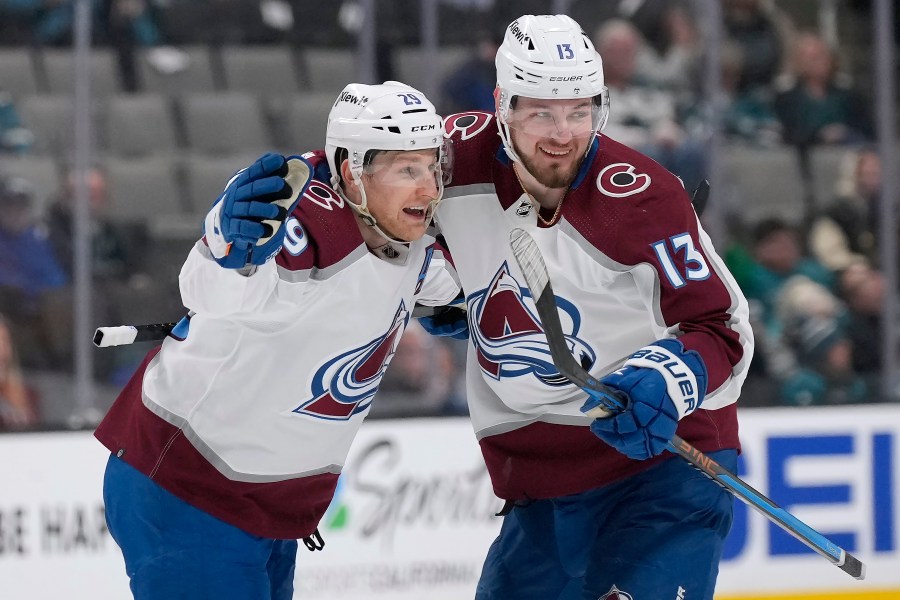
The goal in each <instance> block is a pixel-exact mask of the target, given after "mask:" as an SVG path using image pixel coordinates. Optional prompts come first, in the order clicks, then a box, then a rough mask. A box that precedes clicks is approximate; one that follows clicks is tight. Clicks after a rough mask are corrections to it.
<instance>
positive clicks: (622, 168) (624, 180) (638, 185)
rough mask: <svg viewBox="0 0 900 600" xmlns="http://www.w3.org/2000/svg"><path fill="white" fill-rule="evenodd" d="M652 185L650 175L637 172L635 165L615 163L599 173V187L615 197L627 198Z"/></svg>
mask: <svg viewBox="0 0 900 600" xmlns="http://www.w3.org/2000/svg"><path fill="white" fill-rule="evenodd" d="M648 187H650V176H649V175H645V174H643V173H635V172H634V165H629V164H628V163H615V164H612V165H609V166H608V167H606V168H605V169H603V170H602V171H600V174H599V175H597V188H598V189H599V190H600V191H601V192H603V193H604V194H606V195H607V196H612V197H613V198H625V197H626V196H631V195H632V194H638V193H640V192H643V191H644V190H646V189H647V188H648Z"/></svg>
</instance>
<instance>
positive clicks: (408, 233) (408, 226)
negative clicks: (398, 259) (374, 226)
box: [389, 219, 428, 242]
mask: <svg viewBox="0 0 900 600" xmlns="http://www.w3.org/2000/svg"><path fill="white" fill-rule="evenodd" d="M410 221H411V219H404V220H403V222H400V223H394V224H392V225H393V227H392V228H391V231H390V232H389V234H390V236H391V237H393V238H394V239H395V240H401V241H404V242H414V241H416V240H418V239H419V238H421V237H422V236H423V235H425V231H426V230H427V229H428V225H427V223H426V221H425V219H419V220H416V221H415V222H410Z"/></svg>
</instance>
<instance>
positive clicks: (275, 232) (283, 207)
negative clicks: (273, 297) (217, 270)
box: [204, 153, 312, 269]
mask: <svg viewBox="0 0 900 600" xmlns="http://www.w3.org/2000/svg"><path fill="white" fill-rule="evenodd" d="M311 178H312V169H311V168H310V165H309V163H308V162H307V161H306V160H305V159H303V158H301V157H299V156H291V157H289V158H285V157H283V156H281V155H280V154H272V153H268V154H264V155H263V156H261V157H260V158H259V159H257V160H256V162H254V163H253V164H252V165H250V166H249V167H248V168H246V169H244V170H242V171H239V172H238V173H237V174H236V175H235V176H234V177H233V178H232V179H231V181H230V182H229V183H228V185H227V186H226V188H225V191H224V192H223V193H222V195H221V196H220V197H219V199H218V200H217V201H216V203H215V205H214V206H213V208H212V210H211V211H210V212H209V214H208V215H207V216H206V221H205V222H204V233H205V234H206V242H207V244H208V245H209V249H210V251H211V252H212V254H213V257H215V259H216V262H217V263H219V264H220V265H222V266H223V267H225V268H227V269H242V268H244V267H246V266H247V265H261V264H264V263H265V262H267V261H268V260H270V259H271V258H272V257H273V256H275V255H276V254H277V253H278V251H279V250H280V249H281V245H282V243H283V242H284V222H285V220H286V219H287V218H288V215H290V214H291V212H293V210H294V207H295V206H297V202H299V200H300V198H301V197H302V196H303V194H304V193H305V192H306V188H307V187H308V186H309V182H310V180H311Z"/></svg>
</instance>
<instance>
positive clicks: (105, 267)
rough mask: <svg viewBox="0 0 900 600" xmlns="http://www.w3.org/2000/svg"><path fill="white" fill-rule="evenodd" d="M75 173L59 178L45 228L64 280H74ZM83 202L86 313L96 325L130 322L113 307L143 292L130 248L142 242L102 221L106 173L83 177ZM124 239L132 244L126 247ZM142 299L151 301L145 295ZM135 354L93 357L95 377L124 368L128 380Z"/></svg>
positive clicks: (137, 231)
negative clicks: (87, 253) (87, 250)
mask: <svg viewBox="0 0 900 600" xmlns="http://www.w3.org/2000/svg"><path fill="white" fill-rule="evenodd" d="M75 183H76V179H75V173H74V172H73V171H71V170H69V171H68V172H67V173H65V174H64V175H63V177H62V179H61V185H60V187H61V189H60V193H59V194H58V196H57V198H56V200H55V201H54V202H53V204H52V205H51V207H50V210H49V215H48V219H47V224H48V227H49V231H50V236H49V239H50V241H51V243H52V244H53V251H54V255H55V256H56V257H57V259H58V260H59V263H60V265H61V266H62V268H63V269H64V270H65V272H66V274H67V276H68V277H69V279H74V245H75V238H74V229H75V223H74V221H75V219H74V207H75V206H74V201H75ZM86 183H87V188H88V202H89V210H90V245H91V285H92V286H93V292H94V293H93V298H92V310H93V318H94V321H95V323H96V325H97V326H100V325H110V324H117V323H126V322H130V319H129V316H128V315H125V314H121V311H120V310H119V307H120V306H122V305H123V304H125V302H124V301H122V299H123V298H127V297H129V296H131V297H134V296H136V295H137V294H128V291H129V290H131V289H135V288H141V289H145V290H146V292H149V288H150V287H151V286H152V282H151V280H150V278H149V276H148V275H147V274H146V273H144V269H143V264H142V263H141V261H140V259H139V258H138V253H137V252H132V251H131V248H134V247H137V246H139V245H143V244H142V243H141V242H142V241H144V240H145V238H146V237H147V233H146V231H145V227H144V226H143V225H135V226H133V227H129V228H128V229H125V228H124V227H123V226H119V225H117V224H115V223H113V222H112V221H111V220H110V219H109V217H108V216H107V214H106V213H107V209H108V207H109V202H110V198H109V193H108V187H107V181H106V174H105V173H104V171H103V170H102V169H100V168H99V167H96V166H94V167H92V168H90V169H89V170H88V171H87V173H86ZM129 240H132V241H131V243H129ZM146 295H147V297H148V298H149V297H151V296H150V294H149V293H146ZM140 359H141V355H140V352H138V351H135V352H98V353H97V355H96V359H95V361H94V366H95V367H96V373H95V375H96V376H97V377H98V378H99V379H100V380H102V381H107V380H110V379H114V378H115V375H116V372H117V371H118V370H119V369H120V368H124V369H125V370H126V371H127V373H124V374H123V375H124V376H125V377H128V376H130V375H131V372H132V371H133V368H134V367H136V366H137V364H138V363H139V362H140Z"/></svg>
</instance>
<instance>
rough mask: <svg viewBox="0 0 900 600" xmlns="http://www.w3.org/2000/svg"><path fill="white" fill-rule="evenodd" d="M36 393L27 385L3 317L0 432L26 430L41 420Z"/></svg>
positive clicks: (0, 321) (0, 331)
mask: <svg viewBox="0 0 900 600" xmlns="http://www.w3.org/2000/svg"><path fill="white" fill-rule="evenodd" d="M38 406H39V399H38V395H37V392H36V391H35V390H34V389H33V388H31V387H30V386H29V385H27V383H26V382H25V377H24V376H23V375H22V368H21V366H20V365H19V357H18V356H17V354H16V346H15V343H14V340H13V334H12V330H11V329H10V326H9V323H8V322H7V320H6V317H4V316H3V315H0V431H9V430H13V429H25V428H28V427H33V426H35V425H37V423H38V421H39V420H40V419H39V412H40V411H39V409H38Z"/></svg>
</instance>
